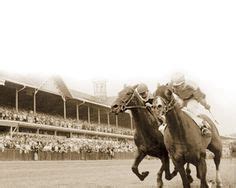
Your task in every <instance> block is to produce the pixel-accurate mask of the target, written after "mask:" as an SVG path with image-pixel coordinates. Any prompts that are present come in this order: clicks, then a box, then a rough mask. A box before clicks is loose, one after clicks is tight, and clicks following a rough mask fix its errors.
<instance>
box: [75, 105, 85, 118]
mask: <svg viewBox="0 0 236 188" xmlns="http://www.w3.org/2000/svg"><path fill="white" fill-rule="evenodd" d="M84 103H85V101H83V102H82V103H81V104H79V103H78V102H77V104H76V119H77V121H79V107H80V106H81V105H83V104H84Z"/></svg>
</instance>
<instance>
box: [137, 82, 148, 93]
mask: <svg viewBox="0 0 236 188" xmlns="http://www.w3.org/2000/svg"><path fill="white" fill-rule="evenodd" d="M137 91H138V93H139V94H142V93H144V92H147V91H148V87H147V85H146V84H144V83H141V84H139V85H138V87H137Z"/></svg>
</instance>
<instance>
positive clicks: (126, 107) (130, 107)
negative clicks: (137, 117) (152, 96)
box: [122, 90, 146, 110]
mask: <svg viewBox="0 0 236 188" xmlns="http://www.w3.org/2000/svg"><path fill="white" fill-rule="evenodd" d="M135 92H136V91H135V90H134V92H133V94H132V96H131V97H130V99H129V100H128V101H127V102H125V101H122V102H123V103H124V104H125V109H126V110H128V109H134V108H140V109H146V106H140V105H139V106H127V105H128V104H129V103H130V101H131V100H132V99H133V98H134V95H135Z"/></svg>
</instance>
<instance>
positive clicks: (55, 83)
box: [0, 72, 72, 98]
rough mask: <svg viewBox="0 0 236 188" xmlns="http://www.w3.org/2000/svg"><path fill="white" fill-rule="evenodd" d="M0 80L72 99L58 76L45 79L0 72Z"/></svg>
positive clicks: (43, 77) (38, 76)
mask: <svg viewBox="0 0 236 188" xmlns="http://www.w3.org/2000/svg"><path fill="white" fill-rule="evenodd" d="M0 80H2V81H1V82H3V81H5V82H6V81H7V82H12V83H15V84H19V85H23V86H26V87H30V88H35V89H38V90H41V91H46V92H49V93H53V94H56V95H60V96H65V97H69V98H72V95H71V93H70V91H69V90H68V88H67V86H66V84H65V83H64V81H63V80H62V79H61V78H60V77H59V76H53V77H51V76H50V77H49V76H47V77H45V76H40V75H37V76H35V75H30V74H28V75H20V74H9V73H6V72H0Z"/></svg>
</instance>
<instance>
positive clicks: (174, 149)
mask: <svg viewBox="0 0 236 188" xmlns="http://www.w3.org/2000/svg"><path fill="white" fill-rule="evenodd" d="M155 95H156V96H157V98H158V99H159V100H158V101H161V102H160V103H159V104H157V105H158V106H159V107H161V106H162V107H163V108H164V109H165V113H166V121H167V127H166V129H165V131H164V142H165V145H166V148H167V150H168V152H169V154H170V156H171V159H172V161H173V163H174V165H175V167H176V169H177V170H178V172H179V173H180V175H181V178H182V182H183V186H184V187H185V188H189V187H190V182H189V181H188V179H187V176H186V172H185V170H184V164H185V163H191V164H193V165H194V166H196V169H197V177H198V178H199V179H200V180H201V188H205V187H209V186H208V184H207V181H206V173H207V166H206V161H205V157H206V149H209V150H210V151H211V152H213V153H214V155H215V156H214V162H215V165H216V185H217V187H222V182H221V178H220V174H219V165H220V160H221V154H222V143H221V139H220V136H219V133H218V130H217V128H216V126H215V124H214V123H213V122H212V121H210V119H209V118H207V117H204V118H205V120H207V121H208V122H209V123H210V125H211V132H212V136H211V137H204V136H202V135H201V131H200V129H199V127H198V126H197V125H196V124H195V122H194V121H193V120H192V119H191V118H190V117H189V116H188V115H186V114H185V113H184V112H183V111H182V110H181V107H180V106H179V105H178V103H177V101H176V99H175V97H174V95H173V93H172V91H171V89H170V88H169V87H168V85H164V86H159V87H158V88H157V91H156V93H155ZM160 99H161V100H160Z"/></svg>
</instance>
